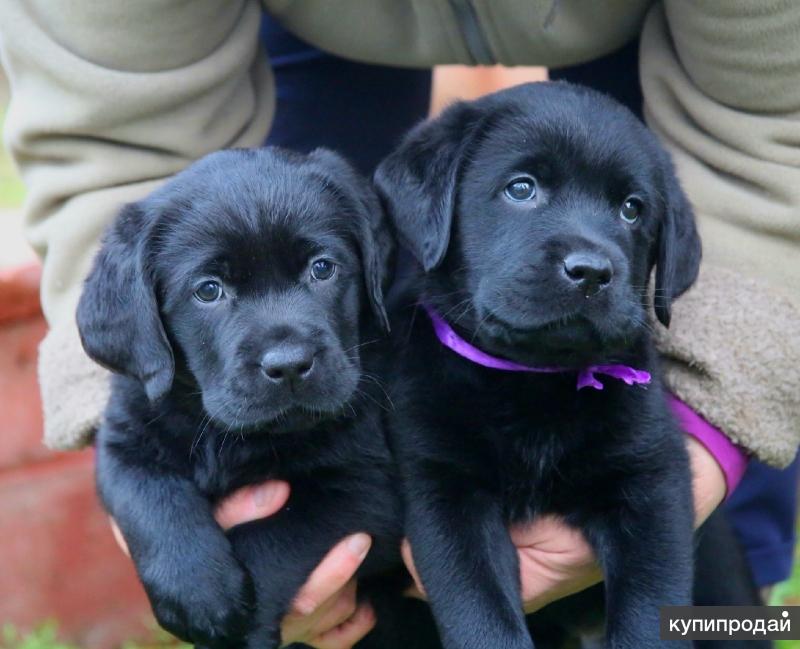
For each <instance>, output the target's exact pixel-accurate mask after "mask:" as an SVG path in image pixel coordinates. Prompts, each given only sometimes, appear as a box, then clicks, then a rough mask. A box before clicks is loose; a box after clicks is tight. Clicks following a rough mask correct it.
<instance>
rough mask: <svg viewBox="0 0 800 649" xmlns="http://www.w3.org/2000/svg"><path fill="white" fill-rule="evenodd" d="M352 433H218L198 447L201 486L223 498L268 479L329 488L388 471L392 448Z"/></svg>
mask: <svg viewBox="0 0 800 649" xmlns="http://www.w3.org/2000/svg"><path fill="white" fill-rule="evenodd" d="M351 435H352V438H351V439H348V438H347V436H342V435H338V434H337V433H336V432H331V431H312V432H308V433H303V434H301V435H297V436H292V435H291V434H286V435H280V436H272V435H269V434H264V435H251V436H248V437H240V436H237V437H236V438H234V439H231V438H230V435H229V436H228V439H225V435H224V434H222V435H218V436H216V437H212V438H211V439H209V440H208V441H207V442H206V443H205V444H203V445H202V447H201V448H198V449H196V450H195V454H194V458H193V463H192V471H193V479H194V481H195V483H196V484H197V485H198V487H199V488H200V490H201V491H203V492H204V493H206V494H208V495H209V496H210V497H212V498H220V497H223V496H225V495H227V494H229V493H230V492H232V491H234V490H236V489H238V488H240V487H243V486H246V485H250V484H255V483H258V482H262V481H264V480H268V479H279V480H286V481H288V482H290V483H291V484H302V483H314V484H318V485H321V486H322V487H323V488H324V487H330V486H333V485H336V484H342V483H346V482H350V481H358V480H360V479H363V480H373V481H374V480H375V477H376V476H378V475H380V476H382V475H383V473H387V474H388V470H387V469H386V466H387V464H388V462H389V459H388V450H384V449H383V445H382V444H379V443H377V441H375V442H373V441H371V440H368V439H367V440H365V439H364V438H363V437H360V436H359V435H358V434H357V433H356V432H354V431H351ZM359 441H360V443H359ZM373 474H375V475H373ZM387 479H388V478H387Z"/></svg>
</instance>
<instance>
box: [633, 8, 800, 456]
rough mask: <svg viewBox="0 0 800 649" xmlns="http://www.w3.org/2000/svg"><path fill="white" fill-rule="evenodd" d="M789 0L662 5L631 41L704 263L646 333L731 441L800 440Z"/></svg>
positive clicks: (795, 21)
mask: <svg viewBox="0 0 800 649" xmlns="http://www.w3.org/2000/svg"><path fill="white" fill-rule="evenodd" d="M798 44H800V4H799V3H796V2H787V1H785V0H729V1H726V2H717V1H716V0H666V2H665V3H663V4H659V5H657V6H655V7H654V8H653V9H652V11H651V12H650V14H649V15H648V17H647V20H646V23H645V27H644V31H643V33H642V44H641V73H642V86H643V90H644V96H645V114H646V118H647V121H648V124H649V125H650V126H651V127H652V128H653V129H654V130H655V131H656V133H658V135H659V136H660V137H661V138H662V140H663V141H664V142H665V144H666V145H667V147H668V148H669V149H670V151H671V153H672V156H673V159H674V161H675V164H676V167H677V170H678V175H679V176H680V178H681V181H682V183H683V186H684V188H685V189H686V191H687V194H688V196H689V198H690V200H691V202H692V204H693V206H694V208H695V211H696V212H697V217H698V224H699V229H700V234H701V236H702V238H703V253H704V261H703V269H702V272H701V277H700V280H699V281H698V283H697V285H696V286H695V287H694V288H693V289H692V290H691V291H690V292H689V294H687V295H686V296H685V297H683V298H681V299H679V300H678V301H677V303H676V305H675V309H674V314H673V319H672V322H673V325H672V328H671V329H670V330H669V331H665V330H663V329H661V328H660V329H659V330H658V334H659V342H660V349H661V351H662V353H663V355H664V358H665V365H666V370H667V377H668V380H669V382H670V383H671V385H672V387H673V389H674V390H675V392H676V393H677V394H678V396H680V397H681V399H683V400H684V401H686V402H687V403H688V404H689V405H691V406H692V407H693V408H694V409H695V410H697V411H698V412H699V413H700V414H702V415H703V416H704V417H705V418H706V419H707V420H709V421H710V422H711V423H712V424H714V425H716V426H717V427H719V428H720V429H722V430H723V431H724V432H725V433H726V434H727V435H728V436H729V437H730V438H731V439H732V440H733V441H734V442H737V443H738V444H741V445H742V446H743V447H744V448H746V449H747V450H748V451H750V452H751V453H752V454H753V455H754V456H756V457H758V458H759V459H761V460H763V461H765V462H768V463H770V464H772V465H775V466H785V465H787V464H789V462H791V460H792V458H793V457H794V455H795V453H796V450H797V446H798V443H799V442H800V154H799V153H798V151H800V48H798Z"/></svg>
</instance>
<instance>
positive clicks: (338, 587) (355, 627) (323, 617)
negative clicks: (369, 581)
mask: <svg viewBox="0 0 800 649" xmlns="http://www.w3.org/2000/svg"><path fill="white" fill-rule="evenodd" d="M288 498H289V485H288V484H287V483H286V482H281V481H278V480H271V481H268V482H265V483H263V484H260V485H253V486H249V487H244V488H243V489H240V490H238V491H236V492H235V493H233V494H232V495H231V496H229V497H228V498H226V499H225V500H223V501H222V503H220V505H219V507H217V509H216V511H215V513H214V517H215V518H216V520H217V522H218V523H219V524H220V526H221V527H222V528H223V529H226V530H227V529H230V528H231V527H233V526H235V525H240V524H242V523H247V522H249V521H253V520H258V519H259V518H266V517H268V516H272V515H273V514H276V513H277V512H278V511H280V510H281V508H282V507H283V506H284V504H285V503H286V501H287V500H288ZM111 527H112V530H113V532H114V536H115V538H116V539H117V542H118V543H119V545H120V547H121V548H122V550H123V552H125V554H128V555H129V553H128V547H127V544H126V543H125V539H123V537H122V534H121V532H120V530H119V528H118V527H117V525H116V523H115V522H114V521H113V520H112V521H111ZM370 543H371V539H370V537H369V536H367V535H366V534H362V533H359V534H353V535H352V536H348V537H346V538H344V539H342V540H341V541H340V542H339V543H338V544H336V545H335V546H334V547H333V548H332V549H331V550H330V552H328V554H327V555H326V556H325V558H324V559H323V560H322V562H321V563H320V564H319V565H318V566H317V567H316V569H315V570H314V572H312V573H311V575H310V576H309V578H308V580H307V581H306V583H305V584H304V585H303V587H302V588H301V589H300V591H299V592H298V594H297V596H296V597H295V599H294V602H293V603H292V608H291V609H290V610H289V612H288V613H287V614H286V616H285V617H284V618H283V622H282V623H281V638H282V641H283V644H291V643H293V642H301V643H303V644H307V645H310V646H311V647H315V648H316V649H350V647H352V646H353V645H354V644H355V643H356V642H358V641H359V640H361V638H363V637H364V636H365V635H366V634H367V633H369V631H370V630H371V629H372V627H373V626H374V625H375V614H374V612H373V611H372V608H371V607H370V606H369V604H366V603H363V604H358V602H357V601H356V580H355V579H354V575H355V572H356V570H357V569H358V567H359V566H360V565H361V562H362V561H363V560H364V557H366V555H367V552H368V551H369V548H370ZM129 556H130V555H129Z"/></svg>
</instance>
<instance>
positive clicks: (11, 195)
mask: <svg viewBox="0 0 800 649" xmlns="http://www.w3.org/2000/svg"><path fill="white" fill-rule="evenodd" d="M4 122H5V111H4V110H3V109H2V108H0V132H2V130H3V123H4ZM24 197H25V187H24V186H23V185H22V181H21V180H20V179H19V174H17V170H16V169H15V168H14V165H13V163H12V162H11V156H9V155H8V152H7V151H5V149H2V150H0V209H14V208H18V207H20V206H21V205H22V199H23V198H24Z"/></svg>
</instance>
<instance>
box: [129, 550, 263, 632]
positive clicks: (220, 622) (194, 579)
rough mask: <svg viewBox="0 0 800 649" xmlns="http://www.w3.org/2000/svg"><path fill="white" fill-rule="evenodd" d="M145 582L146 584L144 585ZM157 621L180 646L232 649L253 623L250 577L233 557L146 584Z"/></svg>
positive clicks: (172, 572) (209, 559)
mask: <svg viewBox="0 0 800 649" xmlns="http://www.w3.org/2000/svg"><path fill="white" fill-rule="evenodd" d="M148 582H149V584H148ZM145 588H146V590H147V593H148V595H149V596H150V603H151V604H152V606H153V612H154V613H155V616H156V620H158V623H159V624H160V625H161V626H162V627H164V628H165V629H166V630H167V631H169V632H170V633H172V634H174V635H176V636H177V637H179V638H180V639H182V640H185V641H187V642H192V643H195V644H197V645H202V646H204V647H209V648H211V647H226V648H227V647H234V646H237V645H239V644H240V643H241V642H242V640H243V639H244V638H245V636H246V635H247V633H248V631H249V629H250V626H251V623H252V617H253V608H254V604H253V603H254V601H255V595H254V589H253V583H252V580H251V578H250V575H249V574H248V573H247V571H245V570H244V569H243V568H242V567H241V565H240V564H239V562H238V561H237V560H236V559H235V558H234V557H233V555H232V554H230V555H227V556H225V559H224V560H222V559H221V557H217V558H214V557H207V559H206V561H204V562H202V563H200V562H198V563H195V565H193V566H191V567H190V568H189V569H188V570H187V566H182V567H181V575H180V576H178V574H177V567H174V566H173V567H172V569H171V570H168V571H165V572H164V574H162V575H161V576H160V578H159V579H158V584H154V583H153V582H152V580H147V581H146V582H145Z"/></svg>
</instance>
